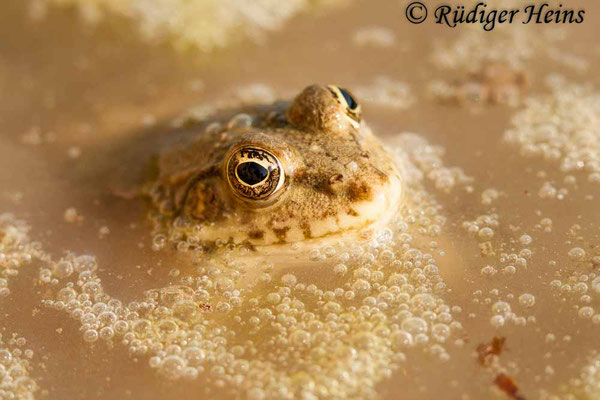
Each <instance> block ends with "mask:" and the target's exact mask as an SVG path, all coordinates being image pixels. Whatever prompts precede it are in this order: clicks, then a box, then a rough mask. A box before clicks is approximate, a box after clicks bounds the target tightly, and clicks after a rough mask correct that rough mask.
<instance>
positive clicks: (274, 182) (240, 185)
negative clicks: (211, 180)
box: [227, 145, 285, 200]
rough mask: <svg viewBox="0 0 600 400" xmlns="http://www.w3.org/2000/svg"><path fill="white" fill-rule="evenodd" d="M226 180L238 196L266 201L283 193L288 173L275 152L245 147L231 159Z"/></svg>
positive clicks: (237, 150) (230, 157) (234, 153)
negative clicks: (278, 193) (281, 190)
mask: <svg viewBox="0 0 600 400" xmlns="http://www.w3.org/2000/svg"><path fill="white" fill-rule="evenodd" d="M227 180H228V181H229V186H230V187H231V189H232V190H233V192H234V193H235V194H236V195H237V196H239V197H242V198H243V199H246V200H267V199H271V198H273V196H274V195H275V194H276V193H277V192H280V189H281V188H282V187H283V183H284V180H285V173H284V171H283V168H282V166H281V163H280V161H279V159H278V158H277V157H276V156H275V155H274V154H273V153H271V152H269V151H267V150H265V149H263V148H261V147H258V146H251V145H246V146H242V147H239V148H237V149H235V150H234V151H233V152H232V153H231V155H230V156H229V159H228V161H227Z"/></svg>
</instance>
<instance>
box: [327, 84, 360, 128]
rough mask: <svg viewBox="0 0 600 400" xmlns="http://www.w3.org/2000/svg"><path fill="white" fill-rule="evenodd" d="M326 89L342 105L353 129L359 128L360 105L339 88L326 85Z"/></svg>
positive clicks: (348, 93) (346, 91)
mask: <svg viewBox="0 0 600 400" xmlns="http://www.w3.org/2000/svg"><path fill="white" fill-rule="evenodd" d="M327 89H329V91H330V92H331V94H332V95H333V97H335V99H336V100H337V101H338V102H339V103H340V104H341V105H342V106H344V109H345V111H346V115H347V116H348V117H349V118H350V120H351V122H352V125H353V126H354V127H355V128H358V127H359V126H360V104H358V102H357V101H356V100H355V99H354V97H353V96H352V94H351V93H350V92H349V91H348V90H346V89H344V88H341V87H339V86H335V85H327Z"/></svg>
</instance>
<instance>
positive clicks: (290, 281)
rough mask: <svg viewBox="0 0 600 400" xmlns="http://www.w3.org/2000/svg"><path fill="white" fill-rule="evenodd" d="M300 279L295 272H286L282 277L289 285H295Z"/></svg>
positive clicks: (286, 284)
mask: <svg viewBox="0 0 600 400" xmlns="http://www.w3.org/2000/svg"><path fill="white" fill-rule="evenodd" d="M297 281H298V279H297V278H296V276H295V275H293V274H285V275H283V276H282V277H281V282H282V283H283V284H284V285H285V286H288V287H291V286H294V285H295V284H296V282H297Z"/></svg>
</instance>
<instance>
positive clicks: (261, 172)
mask: <svg viewBox="0 0 600 400" xmlns="http://www.w3.org/2000/svg"><path fill="white" fill-rule="evenodd" d="M237 175H238V177H239V178H240V179H241V180H242V181H243V182H244V183H245V184H246V185H256V184H257V183H260V182H262V181H264V180H265V179H266V178H267V176H268V175H269V171H268V170H267V169H266V168H265V167H263V166H262V165H260V164H257V163H255V162H252V161H250V162H246V163H243V164H240V165H238V167H237Z"/></svg>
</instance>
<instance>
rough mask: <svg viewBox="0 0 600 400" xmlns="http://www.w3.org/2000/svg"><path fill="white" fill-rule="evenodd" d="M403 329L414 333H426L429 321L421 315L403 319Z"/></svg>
mask: <svg viewBox="0 0 600 400" xmlns="http://www.w3.org/2000/svg"><path fill="white" fill-rule="evenodd" d="M401 326H402V329H403V330H405V331H407V332H409V333H411V334H413V335H416V334H419V333H426V332H427V322H426V321H425V320H424V319H422V318H419V317H411V318H407V319H405V320H404V321H402V325H401Z"/></svg>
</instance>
